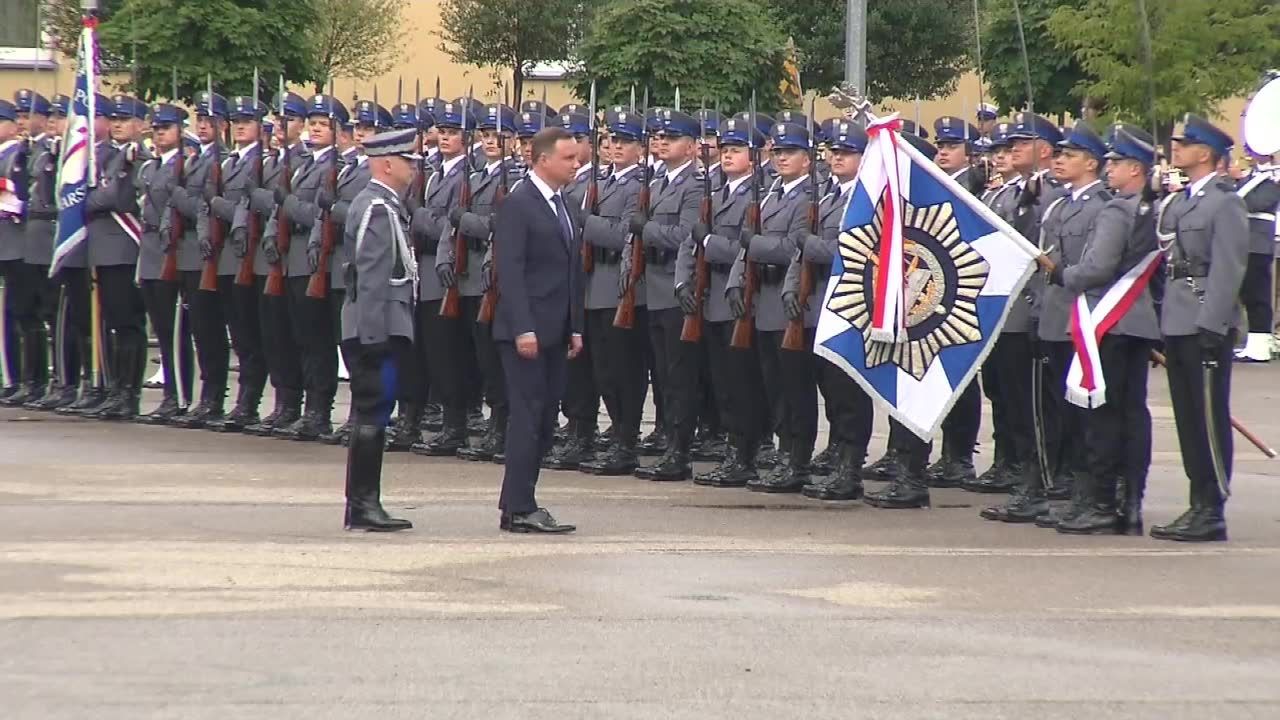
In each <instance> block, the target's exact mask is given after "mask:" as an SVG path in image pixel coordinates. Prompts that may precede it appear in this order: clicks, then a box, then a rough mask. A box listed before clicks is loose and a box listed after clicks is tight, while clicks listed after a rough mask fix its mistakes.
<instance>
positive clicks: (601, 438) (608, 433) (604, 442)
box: [596, 425, 614, 452]
mask: <svg viewBox="0 0 1280 720" xmlns="http://www.w3.org/2000/svg"><path fill="white" fill-rule="evenodd" d="M613 442H614V440H613V426H612V425H610V426H609V427H607V428H605V429H604V432H602V433H600V434H599V435H598V436H596V452H604V451H606V450H608V449H609V448H611V447H613Z"/></svg>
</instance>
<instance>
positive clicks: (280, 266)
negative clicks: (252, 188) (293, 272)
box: [262, 75, 293, 297]
mask: <svg viewBox="0 0 1280 720" xmlns="http://www.w3.org/2000/svg"><path fill="white" fill-rule="evenodd" d="M284 98H285V95H284V75H281V76H280V122H281V124H283V125H284V143H283V145H284V149H283V150H281V152H280V155H281V157H280V178H279V180H278V182H279V183H280V187H281V188H283V189H284V192H285V194H286V195H288V194H289V192H290V191H291V190H292V189H293V188H292V187H291V186H292V185H293V168H291V167H290V165H291V163H290V162H289V118H287V117H285V114H284ZM290 229H291V228H290V224H289V216H288V214H286V213H285V211H284V206H283V205H279V206H277V207H276V251H277V254H278V255H279V256H280V259H279V260H277V261H276V262H274V263H272V264H271V268H270V269H269V270H268V271H267V282H266V285H265V287H263V289H262V292H263V294H265V295H271V296H273V297H281V296H283V295H284V261H285V257H286V256H288V254H289V240H290V238H289V231H290Z"/></svg>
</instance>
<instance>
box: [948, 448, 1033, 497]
mask: <svg viewBox="0 0 1280 720" xmlns="http://www.w3.org/2000/svg"><path fill="white" fill-rule="evenodd" d="M1012 465H1013V458H1011V457H1010V456H1009V453H1007V452H1006V451H1005V449H1004V447H1003V444H1002V443H996V449H995V458H994V459H992V461H991V467H989V468H987V469H986V470H984V471H983V472H982V474H981V475H979V476H977V477H976V478H974V480H973V481H972V482H970V483H969V484H970V485H977V486H980V487H1002V486H1004V485H1005V483H1006V482H1008V481H1007V479H1006V478H1005V477H1004V476H1007V475H1013V476H1014V482H1015V487H1016V483H1017V482H1018V481H1019V477H1020V475H1021V474H1020V473H1018V472H1017V471H1016V470H1015V469H1014V468H1013V467H1012ZM960 487H963V488H965V489H966V490H968V489H969V488H968V487H966V486H965V484H963V483H961V485H960Z"/></svg>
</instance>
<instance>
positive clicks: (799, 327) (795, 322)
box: [782, 188, 820, 351]
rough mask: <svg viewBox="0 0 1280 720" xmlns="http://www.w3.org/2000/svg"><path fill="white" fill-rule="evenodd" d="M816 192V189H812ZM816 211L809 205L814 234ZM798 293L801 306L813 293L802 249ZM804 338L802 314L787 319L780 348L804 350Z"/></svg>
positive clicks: (810, 230)
mask: <svg viewBox="0 0 1280 720" xmlns="http://www.w3.org/2000/svg"><path fill="white" fill-rule="evenodd" d="M814 192H815V193H816V192H817V189H816V188H815V189H814ZM817 225H818V211H817V207H816V206H814V205H810V206H809V232H812V233H814V234H815V235H816V234H817V233H818V232H819V230H820V228H818V227H817ZM798 262H799V263H800V295H799V296H798V299H799V301H800V303H801V305H802V306H803V304H804V302H805V301H806V300H807V299H808V298H809V296H810V295H812V294H813V267H812V266H811V265H810V264H809V263H808V262H807V260H806V259H805V257H804V250H801V251H800V259H799V260H798ZM804 340H805V338H804V315H803V314H802V315H801V316H800V317H798V318H795V319H789V320H787V329H786V331H785V332H783V333H782V349H783V350H794V351H800V350H805V349H806V348H805V344H806V343H805V341H804Z"/></svg>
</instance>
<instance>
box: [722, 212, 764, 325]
mask: <svg viewBox="0 0 1280 720" xmlns="http://www.w3.org/2000/svg"><path fill="white" fill-rule="evenodd" d="M747 224H748V225H750V226H751V228H752V229H753V230H754V231H755V232H756V233H757V234H759V232H760V204H759V203H755V202H753V203H751V206H750V207H748V208H747ZM746 255H747V253H746V251H745V250H744V251H743V253H742V256H743V258H744V259H746ZM759 285H760V274H759V272H757V270H756V261H755V260H747V261H746V270H745V271H744V277H743V279H742V305H743V308H744V312H743V313H742V317H740V318H738V319H737V320H734V321H733V337H732V338H730V339H729V347H733V348H737V349H739V350H745V349H747V348H749V347H751V337H752V335H754V334H755V330H756V313H755V296H756V290H757V289H758V288H759Z"/></svg>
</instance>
